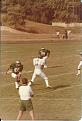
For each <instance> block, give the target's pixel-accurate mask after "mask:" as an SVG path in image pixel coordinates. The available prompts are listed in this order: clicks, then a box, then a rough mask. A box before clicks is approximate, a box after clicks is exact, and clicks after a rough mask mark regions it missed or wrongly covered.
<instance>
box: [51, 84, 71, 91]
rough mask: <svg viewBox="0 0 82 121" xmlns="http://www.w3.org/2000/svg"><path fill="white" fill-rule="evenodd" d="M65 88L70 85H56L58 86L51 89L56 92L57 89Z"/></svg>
mask: <svg viewBox="0 0 82 121" xmlns="http://www.w3.org/2000/svg"><path fill="white" fill-rule="evenodd" d="M66 87H70V85H58V86H55V87H52V89H53V90H58V89H63V88H66Z"/></svg>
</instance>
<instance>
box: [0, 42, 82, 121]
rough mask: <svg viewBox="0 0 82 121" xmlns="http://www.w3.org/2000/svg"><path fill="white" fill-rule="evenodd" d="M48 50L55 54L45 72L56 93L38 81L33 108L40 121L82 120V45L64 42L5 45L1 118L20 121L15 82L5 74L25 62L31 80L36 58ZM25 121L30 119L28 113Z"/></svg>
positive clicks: (24, 73)
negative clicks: (81, 65) (81, 66)
mask: <svg viewBox="0 0 82 121" xmlns="http://www.w3.org/2000/svg"><path fill="white" fill-rule="evenodd" d="M41 47H45V48H48V49H50V50H51V55H50V57H49V59H48V68H47V69H44V72H45V73H46V75H47V76H48V78H49V82H50V84H51V85H52V87H53V88H52V89H46V88H45V83H44V80H42V79H41V78H40V77H37V78H36V80H35V82H34V85H33V86H32V88H33V91H34V94H35V96H34V97H33V99H32V100H33V105H34V111H35V117H36V119H39V120H40V119H54V120H55V119H57V120H59V119H63V120H64V119H65V120H66V119H67V120H69V121H70V120H74V121H78V120H79V119H80V117H81V86H82V83H81V80H80V76H78V77H77V76H76V75H75V74H76V71H77V66H78V63H79V61H80V58H79V52H80V50H82V41H80V42H79V41H75V42H73V41H72V42H71V41H63V42H56V43H33V44H32V43H29V44H2V45H1V53H2V54H1V65H0V68H1V74H0V76H1V78H0V117H1V118H2V119H6V120H10V119H11V120H12V119H16V117H17V114H18V111H19V95H18V92H17V90H16V89H15V85H14V80H13V79H12V78H11V76H10V75H5V74H4V73H3V72H5V71H6V69H7V68H8V67H9V65H10V64H11V63H12V62H14V61H16V60H19V59H20V60H21V62H22V63H23V65H24V71H23V75H24V76H25V77H27V78H28V79H29V80H30V79H31V77H32V73H33V72H32V71H33V69H34V67H33V65H32V59H33V57H37V53H38V50H39V49H40V48H41ZM23 119H29V115H28V112H27V113H25V114H24V116H23ZM67 120H66V121H67Z"/></svg>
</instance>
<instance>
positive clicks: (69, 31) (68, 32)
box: [67, 30, 71, 39]
mask: <svg viewBox="0 0 82 121" xmlns="http://www.w3.org/2000/svg"><path fill="white" fill-rule="evenodd" d="M70 33H71V30H68V31H67V34H68V39H71V38H70Z"/></svg>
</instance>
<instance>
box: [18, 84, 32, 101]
mask: <svg viewBox="0 0 82 121" xmlns="http://www.w3.org/2000/svg"><path fill="white" fill-rule="evenodd" d="M19 95H20V99H21V100H29V99H31V95H32V89H31V87H30V86H29V85H22V86H20V87H19Z"/></svg>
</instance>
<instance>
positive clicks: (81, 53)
mask: <svg viewBox="0 0 82 121" xmlns="http://www.w3.org/2000/svg"><path fill="white" fill-rule="evenodd" d="M80 58H81V60H80V62H79V65H78V72H77V74H76V75H79V74H80V73H81V67H82V52H80Z"/></svg>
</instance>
